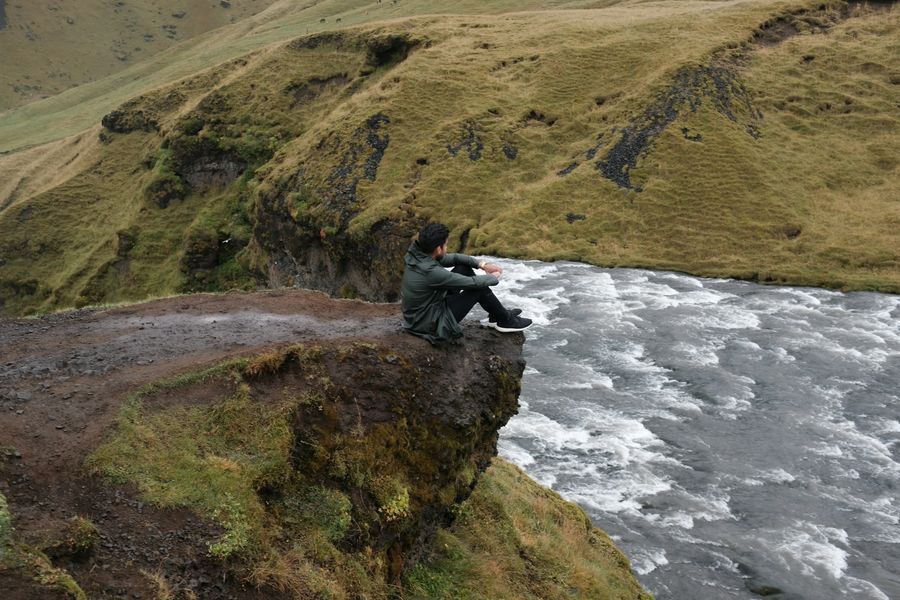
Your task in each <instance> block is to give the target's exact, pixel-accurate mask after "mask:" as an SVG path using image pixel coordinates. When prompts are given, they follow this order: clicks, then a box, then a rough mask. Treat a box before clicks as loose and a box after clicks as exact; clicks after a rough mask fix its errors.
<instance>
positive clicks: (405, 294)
mask: <svg viewBox="0 0 900 600" xmlns="http://www.w3.org/2000/svg"><path fill="white" fill-rule="evenodd" d="M404 260H405V262H406V270H405V271H404V273H403V283H402V284H401V287H400V305H401V306H402V307H403V326H404V327H406V330H407V331H409V332H410V333H413V334H415V335H418V336H420V337H423V338H425V339H426V340H428V341H429V342H431V343H432V344H436V343H437V342H443V341H448V340H453V339H456V338H458V337H460V336H462V329H460V327H459V323H457V322H456V319H455V318H454V317H453V313H452V312H450V309H449V308H448V307H447V302H446V299H445V298H446V296H447V290H459V289H463V290H470V289H475V288H482V287H487V286H489V285H497V284H498V283H500V280H499V279H497V278H496V277H494V276H493V275H475V276H474V277H468V276H466V275H460V274H459V273H452V272H450V271H448V270H447V269H445V268H444V267H456V266H460V265H467V266H470V267H472V268H473V269H477V268H478V261H477V260H475V259H474V258H472V257H471V256H467V255H465V254H445V255H444V256H443V257H441V260H440V261H437V260H435V259H433V258H431V255H430V254H426V253H425V252H423V251H422V250H420V249H419V246H418V244H416V243H415V242H413V243H412V245H411V246H410V247H409V250H407V252H406V258H405V259H404Z"/></svg>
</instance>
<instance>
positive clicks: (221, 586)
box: [0, 290, 427, 600]
mask: <svg viewBox="0 0 900 600" xmlns="http://www.w3.org/2000/svg"><path fill="white" fill-rule="evenodd" d="M312 315H315V316H312ZM400 323H401V321H400V310H399V306H398V305H397V304H368V303H364V302H358V301H351V300H334V299H331V298H329V297H327V296H325V295H324V294H321V293H318V292H311V291H305V290H279V291H268V292H258V293H252V294H241V293H233V294H223V295H196V296H182V297H175V298H168V299H162V300H157V301H153V302H149V303H145V304H140V305H135V306H128V307H122V308H114V309H109V310H98V311H92V310H81V311H75V312H68V313H58V314H54V315H49V316H45V317H42V318H37V319H14V320H0V492H2V493H3V494H4V495H5V496H6V497H7V499H8V501H9V504H10V512H11V513H12V515H13V525H14V527H15V529H16V534H17V536H18V537H19V538H20V539H25V540H27V541H30V542H40V541H41V540H49V539H58V536H59V535H60V532H61V531H62V530H63V528H64V527H65V525H66V523H67V520H68V519H70V518H71V517H73V516H76V515H79V516H84V517H88V518H90V519H91V520H92V521H93V522H94V524H95V525H96V526H97V528H98V530H99V532H100V540H99V543H98V544H97V545H96V546H95V548H94V550H93V551H92V552H91V553H90V555H89V556H88V557H87V558H85V559H82V560H80V561H79V560H75V559H74V558H72V557H60V558H59V559H58V560H57V561H56V565H57V566H60V567H63V568H66V569H68V570H69V571H70V572H71V573H72V574H73V576H74V577H75V579H76V580H77V581H78V582H79V583H80V584H81V585H82V587H83V588H84V589H85V592H86V593H87V594H88V597H90V598H155V597H156V593H155V588H154V586H153V585H152V584H151V583H150V581H149V579H148V578H147V576H146V575H144V574H142V571H145V572H147V573H154V572H165V573H166V575H167V577H169V578H170V581H171V577H172V574H173V573H175V574H176V575H175V577H176V581H174V583H175V584H176V585H177V586H178V587H179V588H181V589H189V590H193V591H195V592H196V594H197V596H198V597H201V598H277V597H279V595H278V594H277V593H275V592H274V591H257V590H250V589H246V588H245V587H244V586H243V585H242V584H241V582H239V581H234V580H231V579H229V578H227V577H226V578H224V579H223V578H222V572H223V569H222V568H221V565H217V564H214V563H213V562H212V559H210V558H209V557H208V556H207V544H208V542H209V541H211V540H214V539H215V538H216V537H217V536H218V534H219V532H218V531H217V530H216V528H215V526H213V525H211V524H210V523H208V522H205V521H203V520H202V519H200V518H199V517H197V516H196V515H194V514H193V513H190V512H188V511H186V510H165V511H162V510H159V509H157V508H155V507H152V506H148V505H146V504H145V503H143V502H141V501H140V500H139V498H138V497H137V495H136V494H134V493H133V491H130V490H128V489H122V488H113V487H110V486H106V485H104V484H103V483H102V482H100V481H99V480H97V479H95V478H93V477H90V476H88V475H87V474H86V473H85V471H84V468H83V462H84V459H85V457H86V456H87V454H88V453H89V452H91V451H92V450H93V449H94V448H96V447H97V445H98V444H99V442H100V441H101V439H102V436H103V434H104V432H105V430H106V429H107V427H108V426H109V425H110V423H111V422H112V420H113V419H114V418H115V416H116V415H117V414H118V411H119V407H120V405H121V401H122V400H123V399H124V398H125V397H126V396H127V395H128V393H129V392H131V391H133V390H134V389H136V388H137V387H139V386H141V385H144V384H146V383H149V382H152V381H155V380H158V379H160V378H164V377H169V376H172V375H176V374H178V373H181V372H186V371H194V370H197V369H198V368H201V367H203V366H208V365H210V364H214V363H217V362H220V361H222V360H224V359H227V358H233V357H238V356H242V355H247V354H255V353H258V352H259V351H260V350H261V349H263V348H272V347H277V346H280V345H288V344H294V343H298V342H303V341H305V340H310V339H314V338H318V339H322V338H329V339H340V338H356V337H364V338H371V337H384V336H393V335H397V336H400V335H402V336H403V339H406V338H409V340H410V341H411V342H416V343H417V342H420V340H417V339H415V338H413V337H412V336H407V335H405V334H403V333H402V328H401V324H400ZM421 343H422V344H425V342H421ZM426 345H427V344H426ZM0 590H3V594H0V595H2V597H3V598H4V600H13V598H23V599H24V598H27V599H32V598H34V599H36V598H47V597H48V596H47V595H46V593H47V592H46V590H44V591H41V590H36V589H34V588H31V587H30V586H29V585H28V584H27V582H22V581H21V580H15V579H13V578H11V577H10V576H9V575H8V574H6V575H4V574H3V573H0ZM9 594H12V595H9Z"/></svg>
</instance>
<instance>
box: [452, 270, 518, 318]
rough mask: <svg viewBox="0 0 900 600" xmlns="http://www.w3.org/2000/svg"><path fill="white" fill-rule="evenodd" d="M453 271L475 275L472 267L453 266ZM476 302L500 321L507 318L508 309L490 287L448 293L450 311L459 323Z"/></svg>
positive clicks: (470, 275)
mask: <svg viewBox="0 0 900 600" xmlns="http://www.w3.org/2000/svg"><path fill="white" fill-rule="evenodd" d="M453 272H454V273H459V274H460V275H468V276H469V277H472V276H474V275H475V270H474V269H473V268H472V267H464V266H458V267H453ZM476 304H478V305H479V306H481V308H483V309H484V310H485V311H487V313H488V314H489V315H490V316H492V317H494V318H496V319H497V320H498V321H505V320H506V316H507V312H506V309H505V308H504V307H503V304H501V303H500V300H498V299H497V296H495V295H494V292H493V291H491V288H489V287H483V288H478V289H475V290H451V291H449V292H448V293H447V307H448V308H449V309H450V312H452V313H453V316H454V317H455V318H456V322H457V323H459V322H460V321H462V320H463V318H465V316H466V315H467V314H469V311H470V310H472V307H473V306H475V305H476Z"/></svg>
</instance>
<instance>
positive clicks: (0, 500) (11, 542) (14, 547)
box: [0, 494, 96, 600]
mask: <svg viewBox="0 0 900 600" xmlns="http://www.w3.org/2000/svg"><path fill="white" fill-rule="evenodd" d="M94 533H96V531H94ZM0 570H10V571H12V572H14V573H17V574H18V575H19V576H22V577H26V578H28V579H32V580H34V581H35V582H36V583H38V584H40V585H42V586H46V587H47V588H55V589H58V590H60V591H63V592H65V593H66V594H67V595H68V596H69V597H70V598H73V599H74V600H87V595H85V593H84V591H83V590H82V589H81V587H80V586H79V585H78V583H77V582H76V581H75V580H74V579H73V578H72V576H71V575H70V574H69V573H68V572H67V571H66V570H65V569H61V568H58V567H55V566H53V563H52V562H51V561H50V559H49V558H48V557H47V555H46V554H44V553H43V552H41V551H40V550H38V549H36V548H32V547H30V546H26V545H24V544H21V543H19V542H17V541H16V540H15V538H14V530H13V527H12V517H11V515H10V512H9V504H8V502H7V500H6V497H5V496H4V495H3V494H0Z"/></svg>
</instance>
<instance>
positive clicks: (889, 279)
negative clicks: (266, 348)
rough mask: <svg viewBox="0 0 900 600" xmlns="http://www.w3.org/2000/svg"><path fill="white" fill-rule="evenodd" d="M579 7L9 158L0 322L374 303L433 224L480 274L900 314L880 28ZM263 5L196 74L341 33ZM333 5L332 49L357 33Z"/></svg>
mask: <svg viewBox="0 0 900 600" xmlns="http://www.w3.org/2000/svg"><path fill="white" fill-rule="evenodd" d="M508 4H519V5H521V3H504V2H497V3H472V4H471V6H470V5H469V4H466V3H460V5H459V6H457V7H456V9H457V10H464V9H467V10H473V11H474V10H481V11H485V10H487V9H491V10H497V11H499V10H503V9H506V8H509V6H507V5H508ZM589 4H592V3H587V2H584V3H561V2H560V3H552V2H551V3H548V2H543V3H540V2H534V3H531V4H530V5H529V6H530V7H531V8H548V9H550V8H555V9H554V10H546V11H542V12H527V11H526V12H518V13H514V14H500V15H480V16H475V15H471V16H459V15H457V16H447V15H444V16H426V17H418V18H413V19H399V20H392V21H389V22H385V23H380V24H374V25H365V26H360V27H351V28H348V29H344V30H340V31H336V32H324V33H321V34H317V35H311V36H309V37H300V38H297V39H295V40H294V41H292V42H289V43H287V44H274V45H268V46H264V47H262V48H261V49H260V50H257V51H255V52H253V53H252V54H249V55H244V56H243V57H241V58H237V59H233V60H230V61H229V62H226V63H221V64H220V65H219V66H217V67H215V68H213V69H210V70H207V71H203V72H200V73H198V74H195V75H193V76H191V77H190V78H187V79H184V80H181V81H180V82H179V83H176V84H174V85H171V86H163V87H162V88H159V90H157V91H154V92H152V93H149V94H146V95H145V96H143V97H141V98H139V99H137V100H135V101H134V102H131V103H128V104H126V105H124V106H122V108H121V110H119V111H115V112H113V113H111V117H110V118H108V119H107V120H105V125H106V127H104V128H102V129H100V128H97V127H96V126H95V128H94V129H92V130H89V131H87V132H85V133H82V134H78V135H75V136H72V137H70V138H67V139H64V140H61V141H58V142H54V143H52V144H50V145H48V146H44V147H42V148H35V149H33V150H30V151H20V152H16V153H12V154H9V155H7V156H5V157H3V158H2V159H0V193H4V194H5V199H4V197H3V196H0V233H2V236H0V240H2V241H0V250H2V252H0V256H2V259H0V301H2V302H3V303H4V306H3V309H2V310H4V311H5V312H6V313H9V314H16V313H23V312H29V311H34V310H46V309H50V308H55V307H59V306H70V305H73V304H85V303H90V302H98V301H113V300H127V299H137V298H141V297H146V296H147V295H150V294H160V293H171V292H176V291H190V290H195V289H221V288H223V287H224V288H227V287H233V286H239V287H240V286H253V285H255V284H256V283H259V282H264V281H268V282H273V283H302V284H305V285H319V286H321V287H326V289H331V291H341V292H342V293H345V294H348V295H354V294H356V293H362V294H370V295H375V296H378V295H380V296H381V297H385V296H387V297H390V294H389V292H388V291H386V290H389V289H390V288H391V286H392V285H394V282H395V278H396V276H397V274H398V272H399V264H400V263H399V253H401V252H402V249H403V246H404V245H405V244H406V243H407V240H408V239H409V235H410V234H411V233H412V232H413V231H414V230H415V228H416V226H417V224H418V223H420V222H421V221H422V220H423V219H426V218H436V219H441V220H444V221H446V222H447V223H448V224H450V225H451V227H452V229H453V233H452V235H453V240H454V244H455V245H460V246H461V245H463V244H464V243H465V244H466V245H467V251H468V252H470V253H496V254H502V255H506V256H517V257H530V258H541V259H550V260H552V259H562V258H565V259H577V260H584V261H587V262H591V263H594V264H601V265H628V266H644V267H656V268H666V269H676V270H682V271H688V272H692V273H697V274H703V275H714V276H737V277H742V278H748V279H756V280H760V281H778V282H787V283H798V284H812V285H824V286H834V287H844V288H847V289H879V290H886V291H894V292H898V291H900V256H898V250H897V248H900V227H897V225H898V223H900V202H898V198H900V193H898V192H900V177H898V161H897V159H896V157H897V156H900V135H898V134H900V120H898V114H897V107H898V106H900V58H898V57H900V42H898V40H900V36H898V35H897V34H898V32H900V11H898V10H896V9H894V8H893V4H882V5H871V6H870V5H866V6H861V5H852V6H851V5H847V4H846V3H843V2H836V1H835V2H831V3H828V4H827V5H820V4H819V3H812V2H806V1H804V0H797V1H761V2H759V1H753V2H750V1H730V2H646V3H643V2H626V3H620V4H615V5H612V6H607V7H605V8H596V9H571V8H569V7H570V6H584V5H589ZM600 4H608V3H600ZM323 5H328V6H323ZM279 6H280V5H279V4H278V3H276V4H274V5H273V6H272V7H271V8H270V9H269V11H266V12H265V13H262V14H261V15H258V16H257V17H254V18H253V19H251V20H250V21H252V20H254V19H256V20H257V21H258V22H259V23H260V24H259V25H258V26H256V28H255V29H253V30H252V31H249V32H245V33H246V35H244V36H243V37H235V38H233V39H235V40H240V41H239V43H234V44H231V43H230V44H226V46H225V47H222V46H215V44H214V43H213V39H212V37H217V38H218V39H224V38H227V37H228V36H231V35H233V36H239V31H238V30H237V29H226V30H222V31H221V32H220V34H217V36H212V37H211V36H206V37H203V36H201V37H200V38H197V39H196V40H195V41H193V42H190V43H189V44H195V45H194V46H192V48H193V51H192V52H193V53H192V57H193V59H194V60H197V61H200V60H209V61H214V60H215V59H217V58H221V57H226V56H229V53H231V52H237V50H239V49H247V48H250V47H251V46H252V47H258V46H259V45H261V44H260V43H259V42H261V40H272V39H282V38H283V37H287V36H289V35H290V34H291V33H292V32H297V30H298V29H305V27H307V26H308V25H309V23H310V21H311V20H312V21H314V22H315V23H316V24H318V25H320V26H322V27H325V26H328V25H329V23H330V21H329V22H327V23H324V24H319V23H318V19H321V18H326V17H318V18H315V17H317V16H318V14H320V13H315V14H305V13H304V12H303V11H300V12H299V13H292V12H290V11H288V12H286V13H284V14H283V15H281V16H277V15H278V14H280V13H277V10H278V8H279ZM341 6H345V9H346V10H345V14H346V15H348V16H346V17H344V18H342V22H341V24H342V25H343V24H346V23H350V22H353V19H354V18H358V19H359V20H360V21H362V20H365V19H373V16H372V15H366V14H365V8H364V7H363V6H362V5H359V4H355V3H351V2H345V3H343V4H342V5H341ZM341 6H338V4H329V3H320V4H318V5H316V10H322V11H324V10H326V8H327V9H328V10H331V11H332V12H331V13H330V14H332V15H333V14H335V12H336V11H337V10H338V8H341ZM391 6H392V8H390V9H389V10H392V11H400V10H404V11H408V12H409V13H415V12H428V10H429V9H434V6H433V5H432V4H430V3H427V2H419V3H417V2H409V3H406V4H405V5H404V7H403V8H402V9H401V8H397V5H391ZM309 10H312V9H309ZM354 11H355V12H354ZM354 15H355V16H354ZM263 17H266V18H271V20H269V21H265V20H264V19H263ZM329 18H330V17H329ZM261 19H263V20H261ZM247 23H249V21H248V22H247ZM247 23H244V26H248V24H247ZM333 25H334V26H336V25H337V24H336V23H335V24H333ZM203 48H206V49H208V51H209V53H208V54H202V53H201V52H199V50H201V49H203ZM169 52H170V53H169V54H168V58H170V59H171V60H172V62H171V65H172V70H170V71H166V73H163V72H162V71H163V70H159V71H157V72H155V73H153V74H152V75H150V76H149V77H148V78H147V79H146V80H139V81H136V82H134V83H133V85H134V86H137V87H139V86H142V85H143V86H151V85H153V84H155V83H157V82H159V81H162V80H164V79H165V78H167V77H173V76H175V74H176V72H177V69H189V68H191V67H193V68H195V69H196V68H197V67H199V66H200V65H199V63H193V64H191V63H184V62H181V58H179V56H180V55H178V54H177V53H172V52H174V51H169ZM159 57H160V60H161V59H162V57H163V55H159ZM151 62H152V61H151ZM150 64H151V63H148V67H147V68H150V66H149V65H150ZM115 82H116V79H115V78H113V79H110V80H107V81H104V82H98V84H96V85H95V86H94V87H93V88H92V90H93V91H92V93H94V96H92V97H90V98H88V97H85V102H84V104H78V103H76V102H75V101H74V99H73V97H66V96H67V94H69V93H67V94H63V95H61V96H59V97H58V98H56V99H53V101H46V104H45V103H35V104H33V105H31V106H29V107H26V108H27V109H31V110H38V111H39V114H38V116H36V117H35V118H34V119H33V120H32V119H30V118H29V117H28V116H27V114H26V112H25V111H24V109H20V110H19V111H12V112H10V113H7V114H6V115H5V116H4V117H3V118H0V131H5V132H7V133H9V134H10V136H11V137H10V139H14V140H18V141H15V142H13V143H14V144H26V145H27V143H29V141H31V142H34V141H36V140H40V139H42V138H43V139H46V136H48V135H49V134H48V133H47V131H46V130H45V129H43V128H42V127H41V126H40V125H39V124H40V123H41V120H42V119H47V120H48V121H47V122H54V123H57V122H58V123H60V124H61V127H60V129H58V130H57V131H58V135H59V134H62V133H66V132H68V131H73V130H77V127H78V126H79V125H72V124H73V123H75V124H81V125H83V124H84V120H85V118H86V117H85V115H88V114H95V115H96V114H97V112H96V111H98V110H100V109H103V110H107V112H108V108H109V107H108V106H107V105H108V103H109V102H110V101H111V100H112V99H114V98H120V99H124V97H125V95H127V94H128V93H129V92H128V89H132V90H133V89H136V88H128V89H126V88H122V89H118V90H115V91H113V88H114V87H115ZM101 84H102V85H101ZM103 86H108V87H107V88H104V87H103ZM86 87H87V86H86ZM104 90H105V91H104ZM40 111H43V112H40ZM96 120H97V117H93V121H92V122H94V123H96ZM31 122H34V123H35V124H36V126H35V127H34V128H29V127H26V126H25V125H27V124H28V123H31ZM22 127H24V128H22ZM17 128H19V129H18V131H20V132H25V133H16V131H17ZM20 136H21V137H20ZM98 136H99V137H98ZM100 139H102V141H100ZM457 241H459V243H458V244H457ZM317 274H319V275H317ZM316 277H318V278H319V279H316ZM325 279H328V280H329V281H331V283H326V282H324V280H325ZM377 281H381V282H382V285H383V288H382V289H380V290H379V289H376V288H377V285H376V284H374V283H373V282H377ZM329 286H330V287H329ZM373 286H375V287H373ZM373 290H374V292H375V293H373Z"/></svg>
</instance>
